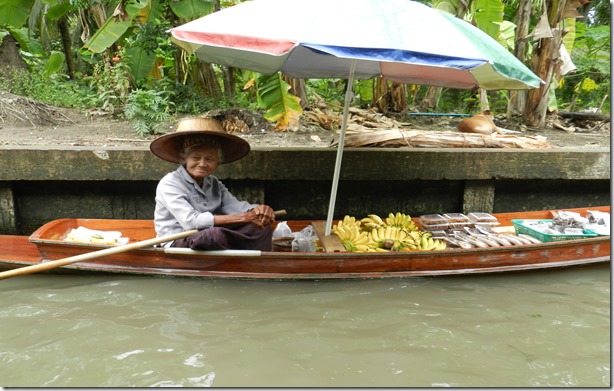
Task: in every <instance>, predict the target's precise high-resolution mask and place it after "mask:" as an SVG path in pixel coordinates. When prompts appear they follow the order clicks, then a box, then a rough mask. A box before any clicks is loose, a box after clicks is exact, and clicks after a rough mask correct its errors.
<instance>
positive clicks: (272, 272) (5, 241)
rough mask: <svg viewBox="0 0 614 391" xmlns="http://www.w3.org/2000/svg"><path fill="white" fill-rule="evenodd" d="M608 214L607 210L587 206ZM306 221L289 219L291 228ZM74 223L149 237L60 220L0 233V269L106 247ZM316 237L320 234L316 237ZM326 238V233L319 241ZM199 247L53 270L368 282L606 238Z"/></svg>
mask: <svg viewBox="0 0 614 391" xmlns="http://www.w3.org/2000/svg"><path fill="white" fill-rule="evenodd" d="M591 209H592V210H595V209H599V210H603V211H608V212H609V207H607V209H606V208H591ZM548 213H549V212H548V211H542V212H527V213H518V214H501V215H496V216H497V217H498V219H499V221H500V222H501V223H502V224H509V221H511V219H515V218H524V219H527V218H545V217H548ZM309 223H310V222H308V221H302V222H289V224H291V228H292V230H293V231H295V232H296V231H297V230H298V229H300V227H304V226H306V225H307V224H309ZM77 226H86V227H88V228H91V229H106V230H120V231H121V232H122V233H123V234H124V235H125V236H127V237H129V238H131V239H132V241H138V240H144V239H147V238H149V237H153V236H155V234H154V232H153V224H152V222H151V221H148V220H96V219H93V220H88V219H61V220H56V221H53V222H50V223H48V224H46V225H45V226H43V227H41V228H40V229H39V230H37V231H36V232H35V233H34V234H32V235H31V236H30V238H27V237H23V236H0V248H2V250H0V268H1V269H4V270H7V269H13V268H17V267H21V266H27V265H31V264H37V263H40V262H45V261H49V260H58V259H64V258H68V257H72V256H76V255H80V254H85V253H89V252H92V251H96V250H100V249H104V248H108V247H109V246H99V245H92V244H80V243H74V242H66V241H64V240H63V238H62V236H63V235H64V236H65V235H66V233H67V232H68V231H69V230H70V229H72V228H76V227H77ZM321 239H322V238H321ZM327 241H328V242H330V237H329V238H328V239H327V240H324V242H327ZM340 248H341V247H336V248H331V249H330V250H326V249H325V251H319V252H313V253H307V252H250V251H245V252H241V251H240V250H239V251H233V250H231V251H229V252H223V254H222V255H220V253H219V252H206V251H205V252H199V251H191V250H189V249H182V251H179V252H172V253H171V252H169V251H167V250H165V249H164V248H153V247H149V248H144V249H138V250H132V251H129V252H122V253H118V254H113V255H109V256H105V257H101V258H97V259H93V260H90V261H87V262H79V263H74V264H71V265H67V266H63V267H61V268H58V269H53V270H51V271H52V272H62V273H75V272H81V273H83V272H87V273H122V274H134V275H156V276H184V277H205V278H234V279H274V280H282V279H296V280H301V279H311V280H321V279H368V278H395V277H396V278H400V277H412V276H445V275H462V274H479V273H501V272H517V271H527V270H539V269H550V268H562V267H571V266H581V265H591V264H599V263H608V262H609V261H610V237H609V236H598V237H594V238H586V239H575V240H567V241H561V242H550V243H541V244H531V245H518V246H501V247H492V248H474V249H458V248H454V249H446V250H440V251H412V252H389V253H380V252H365V253H349V252H345V251H342V250H339V249H340Z"/></svg>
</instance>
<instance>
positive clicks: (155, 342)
mask: <svg viewBox="0 0 614 391" xmlns="http://www.w3.org/2000/svg"><path fill="white" fill-rule="evenodd" d="M0 284H2V289H1V290H0V302H1V303H2V305H1V306H0V321H1V322H2V333H0V385H2V386H22V387H35V386H44V387H68V386H75V387H88V386H90V387H128V386H136V387H146V386H175V387H179V386H184V387H205V386H215V387H226V386H228V387H245V386H250V387H257V386H264V387H267V386H268V387H276V386H279V387H283V386H286V387H291V386H311V387H317V386H325V387H342V386H347V387H350V386H351V387H359V386H362V387H429V386H451V387H485V386H491V387H492V386H496V387H561V386H572V387H592V386H596V387H609V386H610V269H609V267H608V266H600V267H589V268H582V269H567V270H558V271H547V272H546V271H544V272H531V273H513V274H502V275H487V276H470V277H438V278H409V279H395V280H364V281H319V282H318V281H316V282H313V281H312V282H307V281H295V282H275V281H268V282H263V281H219V280H218V281H215V280H198V279H181V278H141V277H123V276H98V277H74V276H51V275H31V276H22V277H15V278H11V279H7V280H4V281H2V282H0Z"/></svg>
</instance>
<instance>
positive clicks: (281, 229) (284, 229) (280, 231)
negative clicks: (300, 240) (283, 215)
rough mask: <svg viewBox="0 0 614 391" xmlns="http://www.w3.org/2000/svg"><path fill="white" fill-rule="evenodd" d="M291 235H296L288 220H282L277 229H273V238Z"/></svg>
mask: <svg viewBox="0 0 614 391" xmlns="http://www.w3.org/2000/svg"><path fill="white" fill-rule="evenodd" d="M290 236H294V235H293V234H292V230H291V229H290V227H288V222H287V221H282V222H280V223H278V224H277V227H275V231H273V239H277V238H287V237H290Z"/></svg>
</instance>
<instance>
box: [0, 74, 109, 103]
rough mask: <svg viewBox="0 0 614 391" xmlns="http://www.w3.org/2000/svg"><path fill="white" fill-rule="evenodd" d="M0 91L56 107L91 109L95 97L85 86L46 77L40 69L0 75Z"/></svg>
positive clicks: (57, 76)
mask: <svg viewBox="0 0 614 391" xmlns="http://www.w3.org/2000/svg"><path fill="white" fill-rule="evenodd" d="M0 90H3V91H8V92H10V93H12V94H15V95H20V96H25V97H27V98H30V99H33V100H36V101H39V102H43V103H47V104H50V105H54V106H58V107H76V108H86V107H92V106H94V105H95V104H96V102H97V97H96V95H95V94H94V93H93V92H92V91H91V90H89V89H88V88H87V87H86V86H84V85H81V84H79V83H78V82H76V81H71V80H69V79H68V78H67V77H66V76H65V75H62V74H53V75H51V76H47V75H46V74H45V73H44V70H43V69H41V68H34V69H33V70H32V71H27V70H22V69H13V70H11V71H7V72H3V73H2V74H0Z"/></svg>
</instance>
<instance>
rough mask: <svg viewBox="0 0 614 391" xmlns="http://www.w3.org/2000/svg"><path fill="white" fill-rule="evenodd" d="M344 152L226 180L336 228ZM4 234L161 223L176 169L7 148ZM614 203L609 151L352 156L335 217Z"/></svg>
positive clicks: (235, 168)
mask: <svg viewBox="0 0 614 391" xmlns="http://www.w3.org/2000/svg"><path fill="white" fill-rule="evenodd" d="M335 155H336V150H335V149H332V148H331V149H328V148H270V149H268V148H262V147H259V148H254V149H253V150H252V152H251V153H250V154H249V155H248V156H247V157H246V158H244V159H242V160H240V161H238V162H235V163H231V164H228V165H223V166H220V168H219V169H218V172H217V176H218V177H219V178H220V179H222V180H223V181H224V183H225V184H226V185H227V186H228V187H229V188H230V189H231V191H232V192H233V193H234V194H235V195H236V196H237V197H238V198H240V199H246V200H249V201H251V202H259V203H267V204H269V205H271V206H272V207H273V208H274V209H286V210H287V211H288V218H289V219H325V218H326V214H327V210H328V205H329V198H330V191H331V181H332V177H333V168H334V162H335ZM0 167H2V169H1V170H0V234H30V233H31V232H32V231H34V230H35V229H36V228H38V227H39V226H41V225H43V224H44V223H46V222H48V221H50V220H54V219H58V218H64V217H81V218H120V219H151V218H152V217H153V209H154V196H155V188H156V184H157V181H158V180H159V179H160V178H161V177H162V176H163V175H164V174H166V173H167V172H169V171H172V170H174V169H175V165H173V164H172V163H167V162H164V161H162V160H160V159H158V158H156V157H155V156H153V155H152V154H151V153H150V152H149V150H148V149H147V148H146V147H142V148H135V147H131V148H120V147H113V148H106V149H101V148H94V147H91V148H88V147H62V148H54V147H48V148H35V147H8V146H5V147H0ZM609 203H610V149H609V148H590V149H583V148H555V149H544V150H522V149H487V148H473V149H457V148H437V149H435V148H429V149H426V148H420V149H417V148H413V149H412V148H407V149H406V148H399V149H386V148H361V149H346V150H345V152H344V154H343V165H342V168H341V176H340V183H339V189H338V192H337V202H336V208H335V218H342V217H343V216H344V215H346V214H349V215H353V216H356V217H364V216H365V215H367V214H368V213H377V214H380V215H387V214H388V213H389V212H397V211H400V212H403V213H407V214H410V215H412V216H418V215H420V214H426V213H441V212H471V211H483V212H509V211H519V210H537V209H559V208H571V207H583V206H596V205H608V204H609Z"/></svg>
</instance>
